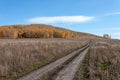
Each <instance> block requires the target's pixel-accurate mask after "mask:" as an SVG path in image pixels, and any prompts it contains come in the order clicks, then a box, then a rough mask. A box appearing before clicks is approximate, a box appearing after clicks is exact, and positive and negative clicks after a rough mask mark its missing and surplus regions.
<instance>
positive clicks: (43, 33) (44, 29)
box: [0, 24, 96, 38]
mask: <svg viewBox="0 0 120 80" xmlns="http://www.w3.org/2000/svg"><path fill="white" fill-rule="evenodd" d="M79 37H85V38H86V37H96V36H93V35H90V34H89V35H88V34H86V33H79V32H74V31H71V30H67V29H63V28H58V27H53V26H51V25H44V24H31V25H11V26H1V27H0V38H79Z"/></svg>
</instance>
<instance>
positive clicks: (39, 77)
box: [16, 43, 89, 80]
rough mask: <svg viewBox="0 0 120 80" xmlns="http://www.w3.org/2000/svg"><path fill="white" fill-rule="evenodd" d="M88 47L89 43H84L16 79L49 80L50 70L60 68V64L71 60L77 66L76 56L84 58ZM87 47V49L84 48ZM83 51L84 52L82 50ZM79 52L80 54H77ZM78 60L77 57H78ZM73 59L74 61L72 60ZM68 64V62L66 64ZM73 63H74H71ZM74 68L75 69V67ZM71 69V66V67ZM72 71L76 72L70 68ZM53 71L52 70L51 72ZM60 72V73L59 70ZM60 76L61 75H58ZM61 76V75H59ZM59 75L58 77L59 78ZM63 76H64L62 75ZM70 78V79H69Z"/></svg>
mask: <svg viewBox="0 0 120 80" xmlns="http://www.w3.org/2000/svg"><path fill="white" fill-rule="evenodd" d="M88 47H89V43H88V44H87V45H85V46H84V47H82V48H80V49H78V50H76V51H74V52H72V53H70V54H69V55H67V56H65V57H62V58H60V59H58V60H56V61H55V62H52V63H50V64H48V65H46V66H44V67H42V68H40V69H37V70H35V71H33V72H31V73H29V74H27V75H25V76H23V77H20V78H19V79H16V80H47V79H48V80H51V79H50V78H49V77H48V76H49V75H50V77H51V72H52V71H56V70H58V69H60V68H61V66H63V65H66V62H68V61H69V62H71V61H72V63H76V64H75V65H76V66H77V68H78V66H79V65H78V64H79V63H80V62H79V61H77V60H76V59H78V58H80V56H83V57H82V58H80V60H82V59H83V58H84V56H85V52H87V50H88ZM86 48H87V49H86ZM84 51H85V52H84ZM81 52H82V54H81ZM83 52H84V54H83ZM79 54H80V55H79ZM78 55H79V56H78ZM76 56H78V57H76ZM73 58H75V59H74V60H71V59H73ZM78 60H79V59H78ZM73 61H74V62H73ZM75 61H77V62H75ZM68 65H69V64H68ZM70 65H72V64H71V63H70ZM73 65H74V64H73ZM77 68H76V69H77ZM71 69H72V68H71ZM72 71H73V72H76V70H75V71H74V70H72ZM52 73H53V72H52ZM60 74H61V72H60ZM60 76H61V75H60ZM46 77H47V78H46ZM61 77H62V76H61ZM61 77H60V78H61ZM63 77H64V76H63ZM56 80H69V79H58V78H56ZM70 80H71V79H70Z"/></svg>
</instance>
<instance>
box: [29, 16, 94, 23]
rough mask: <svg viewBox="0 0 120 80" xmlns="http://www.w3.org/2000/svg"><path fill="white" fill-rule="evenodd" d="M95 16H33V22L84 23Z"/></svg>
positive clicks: (30, 20)
mask: <svg viewBox="0 0 120 80" xmlns="http://www.w3.org/2000/svg"><path fill="white" fill-rule="evenodd" d="M94 18H95V17H93V16H53V17H37V18H31V19H29V20H28V22H31V23H84V22H88V21H91V20H93V19H94Z"/></svg>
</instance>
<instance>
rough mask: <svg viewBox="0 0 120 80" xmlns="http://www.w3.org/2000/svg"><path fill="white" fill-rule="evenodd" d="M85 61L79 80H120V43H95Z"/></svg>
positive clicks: (97, 41) (111, 41)
mask: <svg viewBox="0 0 120 80" xmlns="http://www.w3.org/2000/svg"><path fill="white" fill-rule="evenodd" d="M85 60H87V63H83V64H84V68H82V69H83V70H84V71H83V72H84V74H83V73H80V72H79V78H78V80H120V68H119V67H120V41H116V40H101V41H100V40H96V41H94V44H93V46H92V47H91V49H90V51H89V53H88V55H87V58H86V59H85ZM80 74H82V76H81V77H80Z"/></svg>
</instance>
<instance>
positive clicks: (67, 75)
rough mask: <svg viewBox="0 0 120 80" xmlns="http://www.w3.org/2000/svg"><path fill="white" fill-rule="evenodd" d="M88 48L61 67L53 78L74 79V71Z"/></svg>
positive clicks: (58, 79) (60, 79)
mask: <svg viewBox="0 0 120 80" xmlns="http://www.w3.org/2000/svg"><path fill="white" fill-rule="evenodd" d="M88 49H89V48H87V49H85V50H84V51H83V52H81V53H80V55H79V56H77V57H76V58H75V59H74V60H73V61H71V62H70V63H69V64H68V65H67V66H66V67H65V68H63V69H62V70H61V71H60V72H59V74H58V75H57V77H56V79H55V80H74V78H75V76H76V72H77V70H78V69H79V67H80V65H81V63H82V61H83V59H84V57H85V55H86V53H87V51H88Z"/></svg>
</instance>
